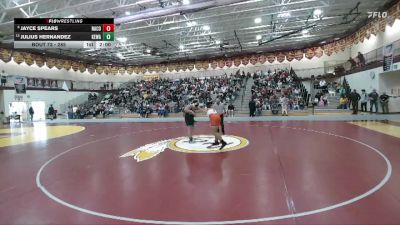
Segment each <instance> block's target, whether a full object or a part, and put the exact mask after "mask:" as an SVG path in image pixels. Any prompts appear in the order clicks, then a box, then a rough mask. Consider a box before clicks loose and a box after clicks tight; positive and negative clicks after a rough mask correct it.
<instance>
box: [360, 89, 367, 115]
mask: <svg viewBox="0 0 400 225" xmlns="http://www.w3.org/2000/svg"><path fill="white" fill-rule="evenodd" d="M360 96H361V99H360V100H361V111H362V112H366V111H367V102H368V95H367V93H366V92H365V89H362V90H361V95H360Z"/></svg>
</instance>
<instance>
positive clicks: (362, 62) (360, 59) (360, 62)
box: [357, 52, 365, 67]
mask: <svg viewBox="0 0 400 225" xmlns="http://www.w3.org/2000/svg"><path fill="white" fill-rule="evenodd" d="M357 60H358V66H359V67H361V66H364V65H365V58H364V55H363V54H362V53H361V52H358V55H357Z"/></svg>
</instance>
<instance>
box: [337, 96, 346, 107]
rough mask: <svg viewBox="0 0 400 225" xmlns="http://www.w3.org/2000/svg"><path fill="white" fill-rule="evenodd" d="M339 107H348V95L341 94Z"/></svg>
mask: <svg viewBox="0 0 400 225" xmlns="http://www.w3.org/2000/svg"><path fill="white" fill-rule="evenodd" d="M339 104H340V105H339V109H347V98H346V95H342V96H340V99H339Z"/></svg>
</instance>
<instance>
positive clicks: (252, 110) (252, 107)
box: [249, 98, 256, 117]
mask: <svg viewBox="0 0 400 225" xmlns="http://www.w3.org/2000/svg"><path fill="white" fill-rule="evenodd" d="M249 110H250V117H254V116H255V112H256V102H255V101H254V99H253V98H252V99H251V100H250V102H249Z"/></svg>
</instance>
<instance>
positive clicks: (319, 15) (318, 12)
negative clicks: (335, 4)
mask: <svg viewBox="0 0 400 225" xmlns="http://www.w3.org/2000/svg"><path fill="white" fill-rule="evenodd" d="M321 15H322V10H320V9H316V10H314V17H317V18H318V17H321Z"/></svg>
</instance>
